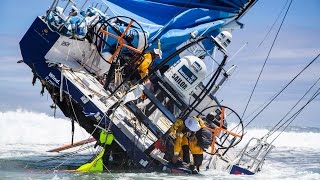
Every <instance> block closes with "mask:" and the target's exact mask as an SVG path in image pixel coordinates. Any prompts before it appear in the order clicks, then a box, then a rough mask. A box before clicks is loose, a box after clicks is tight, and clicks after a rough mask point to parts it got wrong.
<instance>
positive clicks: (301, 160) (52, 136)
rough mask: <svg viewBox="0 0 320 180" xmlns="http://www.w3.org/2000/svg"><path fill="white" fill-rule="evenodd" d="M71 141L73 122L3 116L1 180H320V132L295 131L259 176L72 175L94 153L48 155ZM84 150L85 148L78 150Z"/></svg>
mask: <svg viewBox="0 0 320 180" xmlns="http://www.w3.org/2000/svg"><path fill="white" fill-rule="evenodd" d="M268 129H270V128H248V129H247V134H246V136H245V138H244V140H243V141H242V142H241V143H240V145H239V146H240V147H241V146H244V144H245V142H247V141H248V140H249V139H250V138H251V137H258V138H260V137H262V136H263V135H265V134H266V133H267V132H268ZM88 137H89V134H87V133H86V132H85V131H84V130H83V129H82V128H80V127H79V126H76V127H75V137H74V138H75V140H74V141H79V140H83V139H86V138H88ZM70 141H71V123H70V121H69V120H67V119H63V118H54V117H51V116H48V115H46V114H43V113H34V112H27V111H23V110H16V111H7V112H0V180H2V179H10V180H11V179H12V180H20V179H26V180H33V179H53V180H69V179H88V180H89V179H90V180H91V179H157V180H160V179H166V180H167V179H190V180H191V179H196V178H201V179H203V180H204V179H320V129H318V128H309V127H293V128H290V129H288V130H286V131H285V132H284V133H283V134H281V135H280V136H279V138H278V139H277V140H276V141H275V142H274V145H275V146H276V147H275V148H274V149H273V150H272V152H271V153H270V154H269V155H268V156H267V158H266V160H265V163H264V166H263V168H262V171H261V172H259V173H257V174H256V175H253V176H244V175H240V176H239V175H237V176H236V175H229V174H228V173H226V172H220V171H215V170H208V171H202V172H201V175H184V174H167V173H161V172H151V173H150V172H149V173H137V172H121V173H114V172H111V173H108V172H105V173H70V172H64V171H62V170H64V169H75V168H76V167H77V166H79V165H81V163H84V162H86V161H87V160H89V159H90V158H91V156H92V154H93V153H94V152H92V151H90V150H85V151H83V152H81V153H79V154H73V155H70V156H65V157H61V156H60V155H61V153H48V152H46V151H48V150H50V149H53V148H57V147H59V146H61V145H63V144H68V143H70ZM78 148H79V147H78Z"/></svg>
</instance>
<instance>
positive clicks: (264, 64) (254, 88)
mask: <svg viewBox="0 0 320 180" xmlns="http://www.w3.org/2000/svg"><path fill="white" fill-rule="evenodd" d="M291 4H292V0H291V1H290V4H289V6H288V8H287V11H286V13H285V15H284V16H283V19H282V21H281V24H280V26H279V29H278V31H277V34H276V36H275V38H274V40H273V42H272V45H271V47H270V49H269V52H268V55H267V57H266V59H265V60H264V63H263V65H262V68H261V70H260V73H259V76H258V78H257V80H256V82H255V85H254V87H253V89H252V91H251V94H250V97H249V99H248V102H247V104H246V107H245V109H244V111H243V113H242V116H241V118H243V116H244V115H245V113H246V111H247V108H248V106H249V104H250V101H251V98H252V95H253V93H254V91H255V90H256V87H257V85H258V82H259V80H260V77H261V75H262V72H263V70H264V67H265V66H266V64H267V61H268V59H269V56H270V53H271V51H272V49H273V46H274V44H275V42H276V40H277V38H278V35H279V33H280V30H281V28H282V25H283V23H284V20H285V19H286V17H287V14H288V12H289V9H290V6H291Z"/></svg>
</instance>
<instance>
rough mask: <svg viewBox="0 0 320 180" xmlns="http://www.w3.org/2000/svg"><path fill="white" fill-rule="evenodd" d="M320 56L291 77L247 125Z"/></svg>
mask: <svg viewBox="0 0 320 180" xmlns="http://www.w3.org/2000/svg"><path fill="white" fill-rule="evenodd" d="M319 56H320V53H319V54H318V55H317V57H315V58H314V59H313V60H312V61H311V62H310V63H309V64H308V65H307V66H306V67H304V68H303V69H302V70H301V71H300V72H299V73H298V74H297V75H296V76H295V77H294V78H293V79H291V81H290V82H289V83H288V84H287V85H286V86H285V87H284V88H282V89H281V90H280V92H279V93H277V94H276V95H275V96H274V97H273V98H272V99H271V100H270V101H269V102H268V103H267V104H266V105H265V106H264V107H263V108H262V109H261V110H260V111H259V112H258V113H257V114H256V115H255V116H254V117H253V118H252V119H251V120H250V121H249V122H248V123H247V124H246V125H245V127H247V126H248V125H249V124H250V123H251V122H252V121H253V120H254V119H255V118H257V117H258V116H259V115H260V114H261V112H262V111H264V110H265V109H266V108H267V107H268V106H269V105H270V104H271V103H272V102H273V101H274V100H275V99H276V98H277V97H278V96H279V95H280V94H281V93H282V92H283V91H284V90H285V89H286V88H287V87H288V86H289V85H290V84H291V83H292V82H293V81H294V80H295V79H296V78H297V77H298V76H300V75H301V73H302V72H304V71H305V70H306V69H307V68H308V67H309V66H310V65H311V64H312V63H314V61H315V60H317V59H318V57H319Z"/></svg>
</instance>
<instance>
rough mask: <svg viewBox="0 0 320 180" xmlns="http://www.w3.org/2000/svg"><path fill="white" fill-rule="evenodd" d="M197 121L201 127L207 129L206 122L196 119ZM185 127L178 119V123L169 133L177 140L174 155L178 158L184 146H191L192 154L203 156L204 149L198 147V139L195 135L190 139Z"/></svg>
mask: <svg viewBox="0 0 320 180" xmlns="http://www.w3.org/2000/svg"><path fill="white" fill-rule="evenodd" d="M194 118H195V119H196V120H198V121H199V124H200V127H201V128H204V127H206V126H205V124H204V122H203V121H202V120H201V119H199V118H196V117H194ZM185 128H186V127H185V125H184V123H183V120H182V119H177V121H176V122H175V123H174V124H173V125H172V126H171V127H170V129H169V132H170V134H175V135H176V139H175V142H174V155H176V156H178V155H179V154H181V153H180V152H182V146H184V145H189V148H190V151H191V154H203V149H202V148H201V147H200V146H198V144H197V143H198V142H197V138H196V137H195V135H192V136H191V137H188V135H187V133H186V132H184V130H185Z"/></svg>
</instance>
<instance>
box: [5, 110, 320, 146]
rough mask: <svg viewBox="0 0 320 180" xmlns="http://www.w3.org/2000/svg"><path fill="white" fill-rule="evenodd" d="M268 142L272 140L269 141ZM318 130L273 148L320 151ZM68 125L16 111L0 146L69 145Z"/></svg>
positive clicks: (283, 138)
mask: <svg viewBox="0 0 320 180" xmlns="http://www.w3.org/2000/svg"><path fill="white" fill-rule="evenodd" d="M268 129H269V128H248V129H247V134H246V135H245V138H244V140H243V141H242V142H241V143H245V142H247V141H248V140H249V139H250V138H251V137H257V138H261V137H262V136H263V135H265V134H266V133H267V132H268ZM88 137H89V135H88V133H87V132H86V131H85V130H84V129H82V128H80V127H79V126H78V125H77V124H76V127H75V141H77V140H83V139H85V138H88ZM271 139H273V138H272V137H271ZM319 139H320V130H319V129H317V128H301V127H295V128H291V129H289V130H287V131H285V132H283V133H282V134H281V135H280V136H279V138H278V139H277V140H276V141H275V142H274V145H275V146H276V147H288V148H315V149H320V143H318V142H319ZM70 140H71V122H70V121H69V120H68V119H67V118H54V117H52V116H49V115H47V114H44V113H36V112H30V111H25V110H21V109H18V110H16V111H6V112H0V143H1V144H2V145H9V144H25V145H27V144H29V145H32V144H39V145H40V144H42V145H54V144H55V145H56V144H66V143H70Z"/></svg>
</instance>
